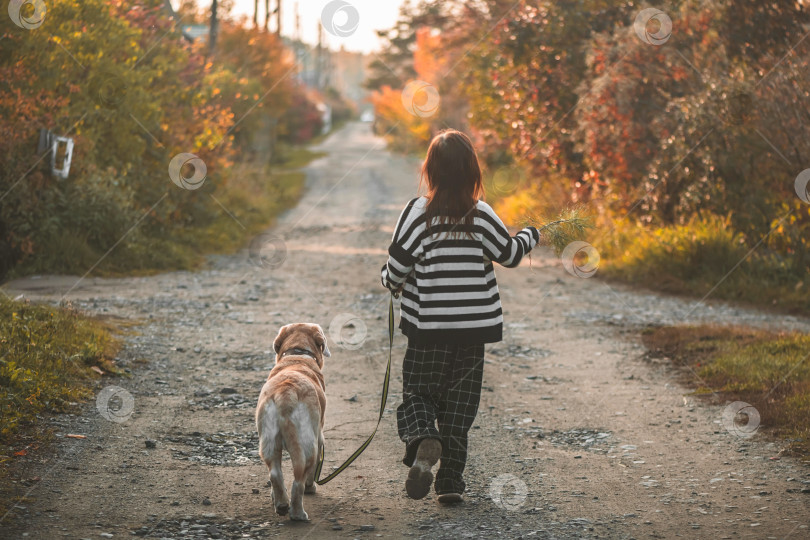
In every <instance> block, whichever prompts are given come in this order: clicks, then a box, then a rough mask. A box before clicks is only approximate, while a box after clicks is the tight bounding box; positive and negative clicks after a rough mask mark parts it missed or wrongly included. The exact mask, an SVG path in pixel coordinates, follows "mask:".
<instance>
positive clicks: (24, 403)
mask: <svg viewBox="0 0 810 540" xmlns="http://www.w3.org/2000/svg"><path fill="white" fill-rule="evenodd" d="M118 347H119V343H118V341H117V340H116V338H115V337H114V336H113V333H112V331H111V328H110V327H109V326H107V325H106V324H104V323H102V322H99V321H97V320H95V319H90V318H87V317H84V316H82V315H80V314H79V313H77V312H75V311H73V310H70V309H61V308H54V307H50V306H44V305H31V304H28V303H25V302H14V301H12V300H10V299H8V298H7V297H5V296H4V295H2V294H0V464H2V465H0V500H1V501H3V502H0V514H3V513H5V508H3V507H4V506H5V505H6V504H8V503H9V502H10V501H11V493H10V491H9V490H10V489H11V487H10V478H9V475H10V465H12V463H10V462H12V461H13V460H14V459H16V458H21V457H23V456H25V455H26V454H27V453H29V452H34V451H35V450H36V449H37V448H38V447H39V446H41V445H42V444H43V443H44V442H45V441H46V440H47V438H48V433H47V432H46V431H42V430H41V429H40V426H39V425H38V423H37V421H38V419H39V418H40V415H42V414H46V413H58V412H65V411H69V410H70V408H71V407H72V406H74V405H75V404H76V403H77V402H79V401H82V400H85V399H87V398H89V397H90V396H91V395H92V386H93V382H94V381H95V380H97V379H98V378H100V377H101V372H104V373H115V372H116V368H115V366H114V364H113V362H112V359H113V358H114V357H115V354H116V352H117V350H118Z"/></svg>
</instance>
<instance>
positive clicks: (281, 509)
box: [258, 402, 290, 516]
mask: <svg viewBox="0 0 810 540" xmlns="http://www.w3.org/2000/svg"><path fill="white" fill-rule="evenodd" d="M258 424H259V455H260V456H261V458H262V460H263V461H264V463H265V465H267V468H268V469H269V470H270V485H271V486H272V487H273V506H274V507H275V509H276V513H277V514H278V515H280V516H284V515H287V512H289V510H290V498H289V496H288V495H287V488H286V487H284V474H283V473H282V472H281V450H282V446H283V445H282V441H281V430H280V429H279V425H278V424H279V422H278V413H277V411H276V404H275V403H273V402H270V403H268V404H267V405H266V407H265V410H264V411H262V414H260V415H259V419H258Z"/></svg>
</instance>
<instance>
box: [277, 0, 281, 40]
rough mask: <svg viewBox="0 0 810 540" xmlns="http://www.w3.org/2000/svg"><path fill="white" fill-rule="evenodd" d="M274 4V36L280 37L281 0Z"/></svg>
mask: <svg viewBox="0 0 810 540" xmlns="http://www.w3.org/2000/svg"><path fill="white" fill-rule="evenodd" d="M277 2H278V3H277V4H276V35H277V36H278V37H281V0H277Z"/></svg>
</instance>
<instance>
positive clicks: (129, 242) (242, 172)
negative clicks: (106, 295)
mask: <svg viewBox="0 0 810 540" xmlns="http://www.w3.org/2000/svg"><path fill="white" fill-rule="evenodd" d="M322 155H324V154H323V153H318V152H312V151H310V150H308V149H306V148H300V147H296V148H287V149H285V152H284V159H283V161H282V162H281V163H279V164H276V165H273V166H270V165H260V164H257V163H255V162H245V163H241V164H236V165H234V166H233V168H232V169H231V170H230V171H228V183H227V185H226V186H225V187H224V188H222V189H216V187H215V186H206V185H204V186H203V187H202V188H201V189H200V190H199V192H181V190H179V189H175V186H174V185H173V184H171V183H170V182H169V184H170V186H169V187H170V196H169V199H170V200H169V201H163V202H162V203H161V204H163V205H169V204H172V203H173V201H172V199H173V198H177V199H178V200H179V204H183V203H184V202H185V201H184V200H183V197H186V196H188V197H195V200H196V201H197V202H196V203H194V205H191V206H189V207H187V208H186V209H185V210H184V211H178V212H180V213H182V212H187V218H186V224H185V226H183V227H177V226H174V227H171V228H168V227H167V228H162V227H161V225H160V222H159V220H155V219H152V218H151V216H143V222H142V223H140V224H139V225H138V226H137V227H133V228H132V230H131V231H129V232H128V233H127V234H126V235H125V236H124V237H123V238H122V237H120V236H119V235H113V236H111V237H110V238H109V240H108V242H107V243H108V244H109V245H111V246H112V249H111V250H110V251H109V254H107V255H106V256H105V253H104V251H99V250H95V249H91V248H90V247H89V246H90V242H88V241H87V239H86V234H87V232H86V231H84V232H81V233H79V232H77V231H72V230H64V231H61V232H59V233H57V234H55V235H54V236H53V237H52V239H51V240H50V241H49V242H47V243H46V244H45V245H44V246H42V248H41V249H39V250H38V251H37V253H36V254H35V256H32V257H29V258H28V259H27V260H26V262H25V263H23V264H21V265H20V266H18V267H17V268H15V269H14V270H13V271H12V273H11V275H10V276H9V277H10V278H16V277H22V276H26V275H31V274H44V273H59V274H76V275H83V274H84V273H85V272H87V271H88V270H89V269H91V268H92V269H93V270H92V274H93V275H104V276H123V275H147V274H153V273H157V272H166V271H172V270H190V269H194V268H197V267H198V266H199V265H200V264H201V263H202V262H203V261H204V260H205V256H206V255H210V254H229V253H235V252H236V251H238V250H239V249H241V248H243V247H244V246H245V245H246V244H247V243H248V242H249V240H250V238H251V237H252V236H254V235H255V234H257V233H259V232H261V231H262V230H264V229H266V228H267V227H269V226H270V225H271V224H272V223H273V221H274V220H275V218H276V217H277V216H278V215H279V214H280V213H281V212H283V211H284V210H286V209H288V208H291V207H292V206H294V205H295V203H296V202H297V201H298V199H299V198H300V196H301V193H302V192H303V188H304V183H305V180H306V175H305V173H304V172H303V171H301V170H299V169H300V168H301V167H304V166H305V165H306V164H307V163H309V162H310V161H312V160H313V159H316V158H318V157H320V156H322ZM175 202H176V201H175ZM158 210H161V207H158ZM176 220H177V218H176V217H175V218H173V220H172V221H176ZM132 221H134V218H133V220H132ZM115 242H118V243H117V244H115Z"/></svg>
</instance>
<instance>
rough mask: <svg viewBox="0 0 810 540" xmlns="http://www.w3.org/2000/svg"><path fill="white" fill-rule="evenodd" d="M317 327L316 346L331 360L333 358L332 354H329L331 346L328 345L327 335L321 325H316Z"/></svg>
mask: <svg viewBox="0 0 810 540" xmlns="http://www.w3.org/2000/svg"><path fill="white" fill-rule="evenodd" d="M315 327H316V328H317V330H318V331H317V332H316V333H315V344H316V345H317V346H318V347H319V348H320V349H321V353H322V354H323V355H324V356H325V357H326V358H329V357H330V356H332V353H330V352H329V345H327V344H326V334H325V333H324V331H323V328H321V325H320V324H316V325H315Z"/></svg>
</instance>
